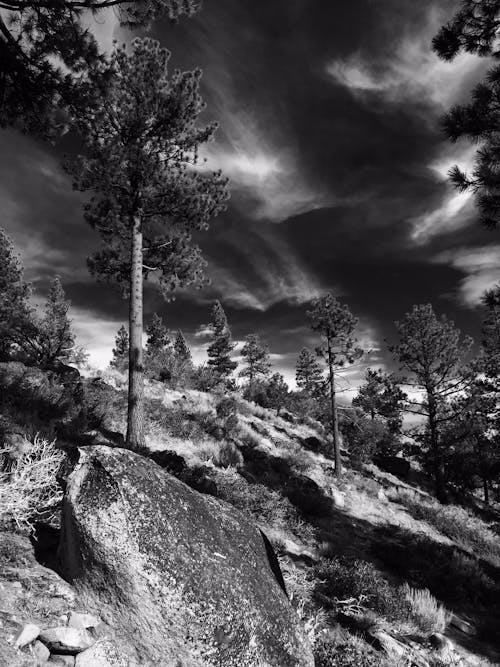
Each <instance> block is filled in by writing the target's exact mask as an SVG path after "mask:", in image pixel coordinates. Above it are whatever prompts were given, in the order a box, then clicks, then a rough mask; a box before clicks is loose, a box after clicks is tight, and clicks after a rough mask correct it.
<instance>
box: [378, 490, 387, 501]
mask: <svg viewBox="0 0 500 667" xmlns="http://www.w3.org/2000/svg"><path fill="white" fill-rule="evenodd" d="M377 498H378V499H379V500H381V501H382V502H384V501H385V500H387V496H386V493H385V491H384V489H379V490H378V492H377Z"/></svg>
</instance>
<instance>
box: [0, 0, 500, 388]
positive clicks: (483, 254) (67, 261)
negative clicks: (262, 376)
mask: <svg viewBox="0 0 500 667" xmlns="http://www.w3.org/2000/svg"><path fill="white" fill-rule="evenodd" d="M454 6H455V7H456V3H454V2H452V1H448V0H438V1H436V0H434V1H430V0H421V1H420V2H418V3H415V2H414V1H413V0H351V1H350V2H349V3H345V2H340V0H272V2H270V1H269V0H252V1H250V0H205V1H204V5H203V9H202V11H201V12H200V13H199V14H198V15H197V16H195V17H194V18H191V19H184V20H182V21H180V22H179V23H178V24H176V25H173V24H170V23H168V22H167V21H157V22H156V23H155V25H154V26H153V27H152V28H151V30H150V34H151V36H153V37H155V38H156V39H159V40H160V41H161V43H162V44H163V45H165V46H167V47H168V48H169V49H170V50H171V52H172V58H171V64H172V68H174V67H175V68H181V69H192V68H194V67H197V66H200V67H201V68H202V70H203V80H202V90H203V95H204V98H205V100H206V102H207V109H206V111H205V118H206V119H210V120H212V119H215V120H217V121H218V122H219V125H220V127H219V130H218V132H217V135H216V140H215V141H214V142H213V143H211V144H209V145H208V146H207V147H206V148H205V149H204V151H203V155H204V157H206V158H207V164H208V165H209V166H213V167H216V168H221V169H222V170H223V172H224V173H225V174H226V175H227V176H229V178H230V181H231V201H230V203H229V206H228V209H227V211H226V212H224V213H223V214H221V215H220V216H219V217H218V218H217V219H215V220H213V221H212V224H211V228H210V230H209V231H208V232H204V233H203V234H200V235H199V237H198V238H197V241H198V243H199V245H200V246H201V248H202V250H203V253H204V256H205V258H206V260H207V261H208V269H207V275H208V277H209V279H210V281H211V284H210V285H209V286H208V287H206V288H204V289H202V290H184V291H182V292H181V293H180V294H178V295H177V298H176V300H175V301H173V302H170V303H165V302H164V301H163V300H162V297H161V296H160V294H159V292H158V290H157V289H156V288H155V287H154V285H148V286H147V289H146V301H145V320H146V323H147V321H148V320H149V319H150V318H151V316H152V313H153V312H157V313H159V314H160V315H161V316H162V317H163V319H164V321H165V323H166V324H167V325H168V326H169V327H170V328H172V329H178V328H181V329H182V330H183V332H184V333H185V335H186V337H187V339H188V341H189V343H190V344H191V346H192V348H193V352H194V356H195V359H196V360H197V361H203V359H204V354H205V353H204V350H205V347H206V344H207V341H206V339H205V338H204V336H203V325H204V324H205V323H206V322H207V321H208V320H209V319H210V308H211V304H212V303H213V301H214V299H220V300H221V302H222V303H223V305H224V308H225V310H226V313H227V316H228V319H229V323H230V326H231V329H232V332H233V336H234V338H235V340H237V341H241V340H242V339H243V337H244V336H245V335H246V334H248V333H254V332H256V333H259V334H260V335H261V337H262V338H263V339H264V340H265V341H266V342H267V343H268V344H269V347H270V350H271V358H272V361H273V364H274V367H275V369H276V370H277V371H280V372H282V373H284V374H285V377H286V378H287V379H288V380H289V381H292V379H293V375H294V366H295V361H296V357H297V354H298V352H299V351H300V349H301V347H303V346H304V345H307V346H309V347H311V348H313V347H314V346H315V345H316V344H317V340H316V338H315V336H314V335H313V334H312V332H311V331H310V329H309V326H308V323H307V318H306V311H307V310H308V308H309V304H310V302H311V300H312V299H314V298H315V297H317V296H320V295H322V294H324V293H326V292H332V293H333V294H335V295H336V296H337V297H339V298H340V299H341V300H342V301H344V302H345V303H347V304H348V305H349V306H350V308H351V310H352V312H353V313H354V314H355V315H356V316H357V317H358V318H359V326H358V339H359V343H360V344H361V346H362V347H364V348H365V350H367V354H366V356H365V358H364V360H363V363H362V364H361V365H358V366H357V367H356V368H354V369H352V370H351V371H350V372H349V373H347V374H346V377H345V379H344V386H343V389H344V390H345V393H346V395H349V394H351V393H352V392H354V391H355V388H356V386H357V385H359V383H360V381H361V379H362V375H363V373H364V368H365V367H367V366H371V367H383V368H387V369H394V368H395V363H394V361H393V360H392V359H391V357H390V354H389V353H388V352H387V348H386V345H387V343H386V342H387V341H391V340H393V339H394V335H395V330H394V320H397V319H399V318H401V317H402V316H403V314H404V313H405V312H407V311H408V310H410V309H411V307H412V305H413V304H416V303H427V302H430V303H432V304H433V306H434V308H435V310H436V311H437V312H438V313H446V314H447V315H448V316H449V317H451V318H452V319H453V320H455V322H456V324H457V325H458V326H459V327H460V328H461V329H462V330H463V331H464V332H466V333H469V334H472V335H473V336H476V338H477V337H478V335H479V327H480V311H479V309H478V302H479V298H480V296H481V294H482V292H483V291H484V290H485V289H487V288H489V287H492V286H493V285H494V283H495V282H497V281H499V280H500V261H499V259H500V236H499V235H498V232H496V233H495V232H491V231H488V230H485V229H483V228H482V227H481V226H480V225H479V223H478V221H477V213H476V210H475V208H474V203H473V199H472V198H471V196H470V195H469V194H461V193H459V192H457V191H456V190H454V189H453V187H452V186H451V185H450V184H449V183H448V182H447V171H448V169H449V168H450V167H451V166H452V165H453V164H456V163H457V164H459V165H460V166H461V167H463V168H466V169H467V168H468V167H470V166H471V165H472V163H473V157H474V151H475V149H476V147H474V146H471V145H470V144H467V143H461V142H459V143H457V144H451V143H449V142H448V141H447V140H446V139H445V138H444V136H443V135H442V133H441V130H440V124H439V121H440V118H441V117H442V115H443V113H444V112H445V111H446V110H447V109H448V108H449V107H450V106H451V105H453V104H455V103H460V102H463V101H466V100H467V98H468V95H469V93H470V90H471V89H472V87H473V85H474V84H475V83H476V82H477V81H479V80H480V79H481V78H482V76H483V75H484V74H485V72H486V70H487V67H488V62H487V61H486V60H485V59H480V58H477V57H475V56H472V55H468V54H466V55H461V56H459V57H458V58H457V59H456V60H455V61H453V62H452V63H444V62H442V61H440V60H439V59H438V58H437V56H436V55H435V54H433V52H432V50H431V45H430V43H431V39H432V37H433V35H434V34H435V32H436V31H437V29H438V27H439V26H440V25H441V24H442V23H444V22H446V20H447V19H449V18H450V17H451V16H452V14H453V9H454ZM89 27H90V28H91V29H92V30H95V31H96V33H97V35H98V38H99V41H100V43H101V45H102V46H103V48H111V43H112V39H113V38H117V39H119V40H120V41H123V40H129V39H130V37H131V35H130V33H125V32H123V31H122V30H121V29H120V28H119V27H118V26H117V22H116V17H115V16H114V15H113V14H112V13H108V14H107V15H105V16H102V17H101V18H100V19H99V23H96V22H95V21H93V20H91V19H89ZM60 163H61V150H60V149H57V148H56V149H54V148H51V147H48V146H46V145H44V144H42V143H40V142H37V141H35V140H34V139H33V138H30V137H26V136H22V135H20V134H18V133H16V132H14V131H13V130H3V131H1V132H0V211H1V212H2V216H1V221H0V226H2V227H4V228H5V229H6V231H7V233H8V234H9V235H11V236H12V238H13V240H14V242H15V244H16V248H17V249H18V252H19V253H20V254H21V257H22V261H23V263H24V266H25V272H26V277H27V279H28V280H30V281H32V282H33V284H34V287H35V289H36V292H35V298H36V300H37V301H38V302H40V301H42V300H43V298H44V296H45V295H46V291H47V284H48V281H49V280H50V279H51V277H53V276H54V275H55V274H58V275H60V276H61V278H62V280H63V284H64V287H65V289H66V292H67V295H68V297H69V298H70V299H71V302H72V310H71V314H72V318H73V324H74V328H75V330H76V332H77V334H78V338H79V342H80V344H83V345H84V346H85V347H86V348H87V350H88V351H89V352H90V360H91V363H93V364H95V365H97V366H100V367H103V366H105V365H106V364H107V363H108V362H109V360H110V357H111V348H112V346H113V339H114V336H115V333H116V331H117V329H118V328H119V327H120V325H121V324H122V323H124V322H125V321H126V319H127V304H126V302H125V301H124V300H123V299H122V298H121V297H120V294H119V293H118V292H117V291H116V290H115V289H114V288H113V287H111V286H107V285H102V284H97V283H96V282H95V281H94V279H93V278H92V277H91V276H90V275H89V274H88V271H87V268H86V257H87V256H88V255H89V254H90V253H91V252H92V251H93V250H94V249H95V248H96V247H97V246H98V239H97V236H96V235H95V234H94V232H92V230H91V229H90V228H89V227H88V226H87V225H86V223H85V222H84V221H83V217H82V204H83V202H84V199H85V196H84V195H82V194H81V193H75V192H72V189H71V181H70V179H69V178H68V177H67V176H66V175H65V174H64V172H63V170H62V168H61V166H60Z"/></svg>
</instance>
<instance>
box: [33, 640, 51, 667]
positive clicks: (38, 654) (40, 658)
mask: <svg viewBox="0 0 500 667" xmlns="http://www.w3.org/2000/svg"><path fill="white" fill-rule="evenodd" d="M33 653H34V654H35V658H36V662H37V665H44V664H45V663H46V662H47V660H48V659H49V658H50V651H49V649H48V648H47V647H46V646H45V644H42V642H41V641H39V640H38V639H37V640H36V642H35V643H34V644H33Z"/></svg>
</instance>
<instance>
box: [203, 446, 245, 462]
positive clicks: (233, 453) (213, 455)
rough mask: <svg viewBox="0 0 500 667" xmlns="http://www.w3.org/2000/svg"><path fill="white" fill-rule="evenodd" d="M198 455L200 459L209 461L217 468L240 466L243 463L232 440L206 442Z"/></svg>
mask: <svg viewBox="0 0 500 667" xmlns="http://www.w3.org/2000/svg"><path fill="white" fill-rule="evenodd" d="M198 456H199V458H200V459H201V460H202V461H211V462H212V463H213V464H214V466H216V467H217V468H240V467H241V466H242V465H243V456H242V454H241V452H240V450H239V449H238V447H236V445H234V444H233V443H232V442H227V441H224V442H213V443H211V444H210V445H208V444H206V445H205V446H204V447H203V448H202V449H200V452H199V454H198Z"/></svg>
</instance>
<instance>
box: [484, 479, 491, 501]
mask: <svg viewBox="0 0 500 667" xmlns="http://www.w3.org/2000/svg"><path fill="white" fill-rule="evenodd" d="M483 493H484V504H485V505H489V504H490V493H489V489H488V478H487V477H485V476H483Z"/></svg>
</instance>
